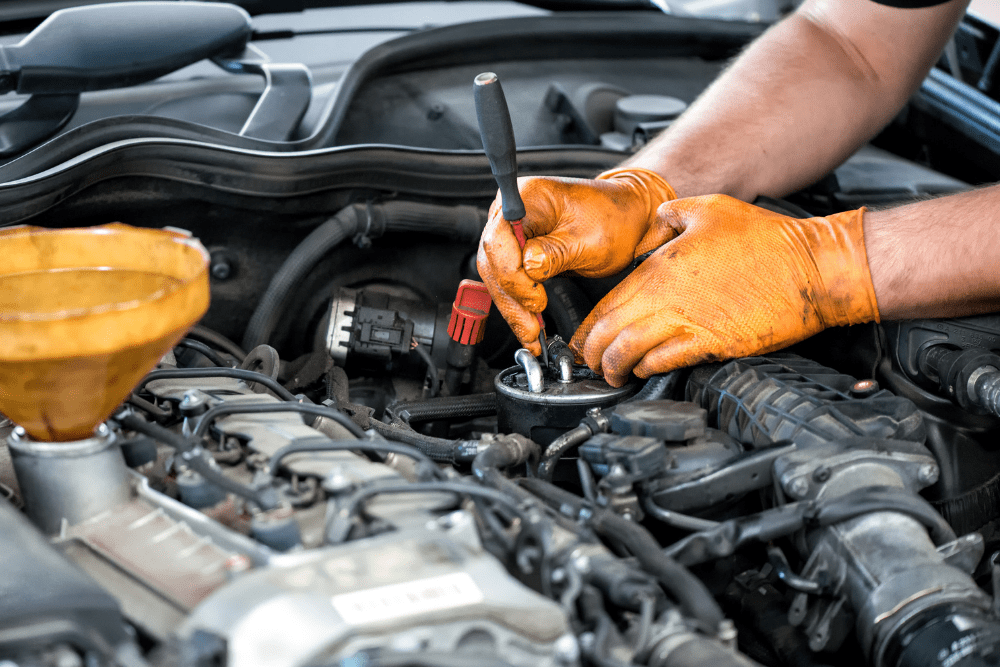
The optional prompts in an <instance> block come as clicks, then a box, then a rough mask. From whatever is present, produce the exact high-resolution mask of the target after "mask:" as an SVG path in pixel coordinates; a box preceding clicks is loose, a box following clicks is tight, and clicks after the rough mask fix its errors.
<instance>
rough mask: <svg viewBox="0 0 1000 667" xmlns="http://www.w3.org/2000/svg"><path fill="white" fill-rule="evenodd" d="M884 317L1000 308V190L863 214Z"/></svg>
mask: <svg viewBox="0 0 1000 667" xmlns="http://www.w3.org/2000/svg"><path fill="white" fill-rule="evenodd" d="M864 230H865V232H864V233H865V248H866V250H867V253H868V266H869V268H870V269H871V275H872V284H873V285H874V287H875V296H876V298H877V299H878V307H879V312H880V313H881V316H882V319H884V320H891V319H903V318H911V317H949V316H956V315H971V314H976V313H984V312H996V311H998V310H1000V243H998V242H997V239H998V231H1000V185H994V186H992V187H989V188H985V189H981V190H974V191H972V192H966V193H963V194H960V195H953V196H951V197H943V198H941V199H934V200H930V201H924V202H918V203H915V204H910V205H908V206H902V207H899V208H894V209H889V210H885V211H872V212H867V213H865V217H864Z"/></svg>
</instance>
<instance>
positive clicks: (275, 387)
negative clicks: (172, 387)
mask: <svg viewBox="0 0 1000 667" xmlns="http://www.w3.org/2000/svg"><path fill="white" fill-rule="evenodd" d="M190 378H234V379H237V380H244V381H246V382H259V383H260V384H262V385H264V386H265V387H267V388H268V389H270V390H271V391H272V392H274V394H275V395H276V396H277V397H278V398H280V399H282V400H285V401H296V400H298V399H296V398H295V394H293V393H292V392H290V391H288V390H287V389H285V388H284V387H282V386H281V385H280V384H278V382H277V380H272V379H271V378H269V377H268V376H266V375H264V374H263V373H257V372H255V371H245V370H243V369H240V368H158V369H157V370H155V371H150V372H149V373H147V374H146V377H144V378H142V382H140V383H139V386H138V387H136V388H135V390H134V391H136V392H138V391H139V390H140V389H142V388H143V387H145V386H146V385H147V384H149V383H150V382H153V381H154V380H181V379H190Z"/></svg>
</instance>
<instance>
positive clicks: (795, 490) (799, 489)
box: [785, 477, 809, 498]
mask: <svg viewBox="0 0 1000 667" xmlns="http://www.w3.org/2000/svg"><path fill="white" fill-rule="evenodd" d="M785 490H786V491H788V493H789V495H792V496H794V497H796V498H804V497H805V495H806V494H807V493H809V482H807V481H806V480H805V478H804V477H796V478H795V479H793V480H792V481H791V482H790V483H789V484H788V486H787V488H786V489H785Z"/></svg>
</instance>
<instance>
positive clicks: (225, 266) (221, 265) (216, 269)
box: [211, 257, 233, 280]
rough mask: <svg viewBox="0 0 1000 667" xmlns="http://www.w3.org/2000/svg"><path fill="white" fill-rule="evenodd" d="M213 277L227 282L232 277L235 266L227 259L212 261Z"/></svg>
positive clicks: (220, 258) (219, 258) (221, 258)
mask: <svg viewBox="0 0 1000 667" xmlns="http://www.w3.org/2000/svg"><path fill="white" fill-rule="evenodd" d="M211 271H212V277H213V278H215V279H216V280H226V279H227V278H229V276H230V275H232V272H233V266H232V264H230V263H229V260H228V259H226V258H225V257H218V258H215V259H213V260H212V267H211Z"/></svg>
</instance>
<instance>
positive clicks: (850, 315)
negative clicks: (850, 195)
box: [799, 207, 879, 327]
mask: <svg viewBox="0 0 1000 667" xmlns="http://www.w3.org/2000/svg"><path fill="white" fill-rule="evenodd" d="M864 212H865V208H864V207H862V208H860V209H858V210H856V211H846V212H844V213H834V214H833V215H829V216H826V217H825V218H812V219H810V220H809V221H808V222H809V224H806V225H800V227H799V228H800V230H801V233H802V234H803V236H804V237H805V238H804V240H805V242H806V244H807V245H808V247H809V249H810V251H811V252H812V255H813V260H814V261H815V263H816V268H817V270H818V272H819V278H820V280H821V281H822V282H823V286H822V287H823V288H822V289H819V290H816V292H815V294H816V295H817V304H816V306H817V312H818V315H819V316H820V318H822V320H823V324H824V325H826V326H827V327H832V326H846V325H848V324H861V323H863V322H872V321H875V322H878V321H879V312H878V301H877V300H876V298H875V287H874V285H873V284H872V275H871V271H870V270H869V268H868V253H867V251H866V250H865V233H864Z"/></svg>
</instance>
